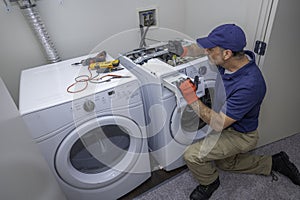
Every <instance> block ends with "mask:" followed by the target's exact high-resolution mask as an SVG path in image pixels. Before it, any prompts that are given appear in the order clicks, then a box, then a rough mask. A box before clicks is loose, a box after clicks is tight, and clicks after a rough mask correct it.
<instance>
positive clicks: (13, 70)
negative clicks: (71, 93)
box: [0, 0, 185, 104]
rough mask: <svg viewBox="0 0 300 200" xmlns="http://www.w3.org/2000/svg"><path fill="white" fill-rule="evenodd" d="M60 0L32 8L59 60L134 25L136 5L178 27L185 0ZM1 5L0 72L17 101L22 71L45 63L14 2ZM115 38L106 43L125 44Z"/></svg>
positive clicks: (161, 21)
mask: <svg viewBox="0 0 300 200" xmlns="http://www.w3.org/2000/svg"><path fill="white" fill-rule="evenodd" d="M59 2H60V1H59V0H39V1H37V7H38V9H39V11H40V15H41V17H42V19H43V21H44V23H45V25H46V27H47V30H48V33H49V35H50V36H51V38H52V41H53V42H54V44H55V46H56V49H57V50H58V52H59V54H60V56H61V58H62V59H68V58H72V57H77V56H79V55H85V54H88V53H89V52H91V50H93V49H94V48H95V47H96V46H97V45H98V44H99V43H101V42H102V41H103V40H105V39H107V38H109V37H110V36H112V35H114V34H117V33H120V32H124V31H126V30H130V29H135V28H138V20H137V9H138V8H148V7H152V6H157V8H158V15H159V16H158V20H159V21H158V22H159V26H160V27H166V28H170V29H175V30H177V31H183V29H184V7H185V1H182V0H164V1H159V0H109V1H104V0H89V1H82V0H63V1H62V2H63V3H62V4H60V3H59ZM0 5H1V7H0V32H1V37H0V44H1V45H0V75H1V77H2V78H3V80H4V82H5V83H6V85H7V87H8V89H9V91H10V93H11V95H12V97H13V99H14V101H15V102H16V103H17V104H18V93H19V76H20V72H21V70H22V69H25V68H30V67H34V66H39V65H43V64H46V62H47V61H46V59H45V57H44V54H43V53H42V51H41V48H40V46H39V43H38V42H37V40H36V38H35V36H34V34H33V32H32V30H31V29H30V27H29V26H28V24H27V22H26V20H25V18H24V17H23V15H22V13H21V11H20V9H19V7H18V5H16V4H13V6H12V7H11V11H10V12H7V11H6V10H5V7H4V3H2V2H0ZM151 31H153V30H150V31H149V34H151ZM137 36H139V35H137ZM130 39H131V40H134V39H135V38H128V37H127V38H125V40H126V42H127V43H126V44H129V43H130V42H131V41H130ZM136 39H137V40H138V39H139V38H136ZM117 41H118V40H116V42H115V43H113V44H111V47H115V48H116V49H118V48H121V46H122V48H123V49H124V48H125V46H126V45H125V46H124V44H121V45H120V44H119V43H117ZM133 42H136V41H133ZM129 48H131V47H129ZM129 48H128V50H129Z"/></svg>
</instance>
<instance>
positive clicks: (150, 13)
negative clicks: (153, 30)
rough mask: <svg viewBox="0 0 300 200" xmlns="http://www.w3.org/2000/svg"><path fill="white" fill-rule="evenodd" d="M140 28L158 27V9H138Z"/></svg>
mask: <svg viewBox="0 0 300 200" xmlns="http://www.w3.org/2000/svg"><path fill="white" fill-rule="evenodd" d="M137 12H138V23H139V26H140V25H142V26H157V24H158V12H157V8H156V7H152V8H144V9H138V11H137Z"/></svg>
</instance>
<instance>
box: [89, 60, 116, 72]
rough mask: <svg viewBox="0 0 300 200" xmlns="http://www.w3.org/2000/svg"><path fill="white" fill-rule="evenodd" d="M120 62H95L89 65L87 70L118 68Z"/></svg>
mask: <svg viewBox="0 0 300 200" xmlns="http://www.w3.org/2000/svg"><path fill="white" fill-rule="evenodd" d="M119 64H120V60H118V59H116V60H111V61H105V62H95V63H91V64H90V65H89V69H91V70H94V69H101V68H104V69H113V68H114V67H117V66H119Z"/></svg>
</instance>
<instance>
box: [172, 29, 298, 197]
mask: <svg viewBox="0 0 300 200" xmlns="http://www.w3.org/2000/svg"><path fill="white" fill-rule="evenodd" d="M245 46H246V37H245V34H244V32H243V30H242V29H241V28H240V27H238V26H237V25H235V24H224V25H221V26H218V27H216V28H215V29H214V30H212V31H211V33H210V34H209V35H208V36H207V37H204V38H199V39H197V45H196V44H194V45H191V46H188V47H182V46H181V45H180V44H179V43H178V42H176V41H170V43H169V51H171V52H174V53H176V54H178V55H181V56H195V55H197V54H201V53H203V52H205V54H206V55H207V56H208V58H209V60H210V62H212V63H214V64H215V65H217V66H218V69H219V72H220V76H221V78H222V81H223V84H224V89H225V94H226V102H225V103H226V104H224V105H225V107H226V111H224V110H222V111H216V110H214V109H210V108H208V107H207V106H206V105H205V104H204V103H203V102H201V100H200V99H199V98H198V97H197V96H196V92H195V86H194V85H193V83H192V82H191V81H190V80H189V79H188V80H185V81H183V82H182V83H181V84H180V86H179V88H180V90H181V93H182V94H183V97H184V98H185V100H186V101H187V103H188V104H189V105H190V106H191V107H192V108H193V110H194V111H195V112H196V113H197V115H198V116H199V117H200V118H201V119H202V120H203V121H205V122H206V123H207V124H209V125H210V126H211V127H212V129H214V132H219V133H220V132H221V134H219V135H218V137H217V139H215V143H213V144H214V145H211V146H209V145H207V143H205V139H203V140H200V141H198V142H196V143H194V144H192V145H190V146H189V147H188V148H187V149H186V151H185V153H184V159H185V161H186V164H187V166H188V168H189V169H190V171H191V172H192V174H193V175H194V177H195V178H196V179H197V180H198V182H199V183H200V184H199V185H198V186H197V187H196V188H195V189H194V191H193V192H192V193H191V195H190V199H193V200H204V199H209V197H210V196H211V195H212V194H213V192H214V191H215V190H216V189H217V188H218V187H219V185H220V181H219V175H218V171H217V168H220V169H222V170H228V171H234V172H238V173H252V174H262V175H270V174H272V171H277V172H279V173H281V174H284V175H285V176H287V177H288V178H289V179H290V180H291V181H292V182H293V183H294V184H296V185H300V174H299V171H298V169H297V168H296V166H295V165H294V164H293V163H292V162H291V161H290V160H289V157H288V155H287V154H286V153H285V152H280V153H278V154H275V155H273V156H266V155H262V156H261V155H252V154H247V152H248V151H250V150H252V149H254V148H255V146H256V144H257V141H258V132H257V127H258V117H259V111H260V106H261V103H262V101H263V99H264V96H265V93H266V84H265V81H264V78H263V76H262V73H261V71H260V70H259V68H258V66H257V65H256V63H255V55H254V53H253V52H251V51H246V50H244V48H245ZM212 134H214V133H212ZM208 136H209V135H208ZM209 144H211V143H209ZM205 145H206V146H205ZM208 148H210V149H209V151H207V153H201V152H203V149H204V152H205V150H206V149H208Z"/></svg>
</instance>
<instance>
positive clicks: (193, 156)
mask: <svg viewBox="0 0 300 200" xmlns="http://www.w3.org/2000/svg"><path fill="white" fill-rule="evenodd" d="M183 158H184V160H185V162H188V163H193V162H195V161H196V160H199V158H198V156H197V152H195V150H194V149H193V148H187V149H186V151H185V152H184V154H183Z"/></svg>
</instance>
